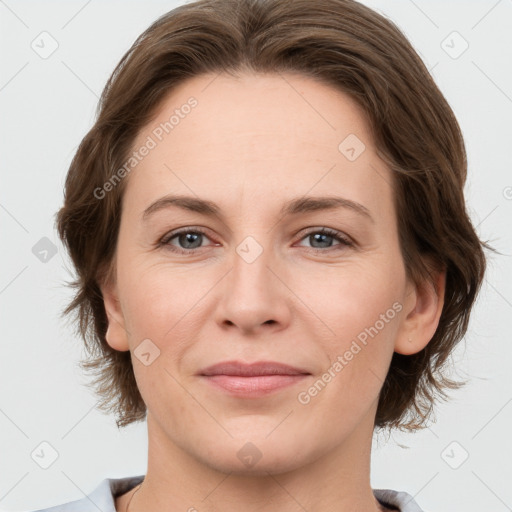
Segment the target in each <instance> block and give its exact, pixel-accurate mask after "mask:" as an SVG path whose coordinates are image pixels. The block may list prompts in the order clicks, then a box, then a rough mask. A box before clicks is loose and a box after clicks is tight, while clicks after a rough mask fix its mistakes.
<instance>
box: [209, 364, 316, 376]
mask: <svg viewBox="0 0 512 512" xmlns="http://www.w3.org/2000/svg"><path fill="white" fill-rule="evenodd" d="M199 375H203V376H206V377H209V376H211V375H233V376H241V377H255V376H260V375H310V373H309V372H308V371H307V370H305V369H303V368H297V367H294V366H290V365H287V364H283V363H278V362H276V361H257V362H254V363H244V362H242V361H224V362H221V363H217V364H214V365H212V366H208V368H204V369H202V370H201V371H200V372H199Z"/></svg>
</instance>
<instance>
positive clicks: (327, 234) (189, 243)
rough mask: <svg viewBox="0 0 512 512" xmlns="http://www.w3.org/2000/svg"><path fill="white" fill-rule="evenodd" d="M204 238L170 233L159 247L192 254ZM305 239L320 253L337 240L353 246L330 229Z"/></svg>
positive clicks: (197, 234)
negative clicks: (316, 245)
mask: <svg viewBox="0 0 512 512" xmlns="http://www.w3.org/2000/svg"><path fill="white" fill-rule="evenodd" d="M203 237H204V238H208V236H207V235H206V233H205V232H204V231H202V230H200V229H190V228H188V229H186V230H183V231H178V232H173V233H169V234H168V235H166V236H165V237H164V238H163V239H162V240H161V241H160V242H159V245H160V246H166V247H167V248H168V249H170V250H171V251H175V252H178V253H182V254H185V253H188V254H190V253H193V252H194V251H196V250H197V249H200V248H201V247H202V246H203V241H204V240H203ZM305 239H309V240H310V242H311V243H312V244H320V246H318V247H314V246H313V247H311V249H313V250H319V251H322V249H324V250H325V249H331V248H333V245H332V240H336V241H338V242H339V243H338V244H336V245H341V246H348V247H350V246H352V245H353V243H352V242H351V241H350V240H349V239H348V238H346V237H345V236H343V234H342V233H340V232H339V231H336V230H333V229H328V228H322V229H317V230H315V231H310V232H309V233H306V234H305V235H304V236H303V237H302V238H301V241H302V240H305ZM173 240H176V241H177V242H178V244H179V245H180V247H178V246H176V245H175V244H174V243H172V241H173Z"/></svg>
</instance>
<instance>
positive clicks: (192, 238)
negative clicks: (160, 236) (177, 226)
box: [178, 233, 202, 249]
mask: <svg viewBox="0 0 512 512" xmlns="http://www.w3.org/2000/svg"><path fill="white" fill-rule="evenodd" d="M201 236H202V235H201V233H182V234H180V235H179V237H178V240H179V242H180V245H182V246H183V247H186V248H187V249H196V248H197V247H201ZM197 241H199V244H197V243H196V245H195V246H194V243H195V242H197ZM189 242H190V243H191V244H192V245H193V247H191V246H190V245H188V244H189Z"/></svg>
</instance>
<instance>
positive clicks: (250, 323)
mask: <svg viewBox="0 0 512 512" xmlns="http://www.w3.org/2000/svg"><path fill="white" fill-rule="evenodd" d="M263 233H264V231H263ZM267 235H268V236H267ZM267 235H257V236H255V235H250V236H247V237H245V238H244V239H243V240H242V242H240V243H239V244H238V245H237V246H236V247H235V251H234V254H233V260H232V269H231V272H230V273H229V276H228V280H227V284H226V287H225V289H224V293H223V296H222V298H221V301H220V307H219V311H218V312H219V314H220V317H219V320H220V321H221V322H223V323H228V324H230V325H231V324H234V325H237V326H238V327H239V328H241V329H243V330H246V331H247V330H254V329H257V328H258V327H259V326H261V325H263V324H269V323H272V324H274V323H279V324H282V323H286V322H287V320H288V316H289V314H288V307H287V297H286V287H284V286H283V285H282V283H280V280H279V279H277V278H276V276H275V275H274V272H275V270H274V269H272V267H274V266H275V261H276V260H275V255H274V254H273V253H272V246H273V244H272V243H270V239H271V235H270V234H269V233H267ZM263 238H265V240H263ZM271 269H272V270H271Z"/></svg>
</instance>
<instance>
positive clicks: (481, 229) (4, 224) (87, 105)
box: [0, 0, 512, 512]
mask: <svg viewBox="0 0 512 512" xmlns="http://www.w3.org/2000/svg"><path fill="white" fill-rule="evenodd" d="M181 3H183V2H175V1H174V2H173V1H167V2H165V1H144V2H143V1H124V2H121V1H101V2H100V1H99V0H92V1H91V0H89V1H80V2H75V1H66V2H64V1H60V2H57V1H45V2H41V1H39V2H36V1H20V0H5V1H4V0H0V38H1V40H0V52H1V66H0V130H1V132H0V144H1V159H0V168H1V173H2V174H1V178H2V186H1V188H0V223H1V224H0V225H1V229H2V232H1V233H2V242H1V261H2V265H1V273H0V315H1V351H0V433H1V435H0V509H1V510H8V511H15V510H16V511H22V510H24V511H26V510H31V509H36V508H43V507H47V506H50V505H54V504H57V503H62V502H65V501H70V500H74V499H79V498H82V497H83V496H84V495H85V494H87V493H89V492H90V491H92V490H93V488H94V487H96V485H97V484H98V483H99V481H100V480H101V479H103V478H107V477H110V478H114V477H123V476H131V475H138V474H144V473H145V470H146V456H147V441H146V426H145V423H139V424H138V425H132V426H130V427H128V428H126V429H124V430H118V429H117V427H116V425H115V421H114V418H113V417H110V416H107V415H104V414H103V413H101V412H98V411H97V410H96V409H95V404H96V401H97V399H96V397H95V396H94V394H93V392H92V390H91V388H90V387H88V380H87V379H86V378H85V377H84V375H83V374H82V373H81V371H80V369H79V367H78V366H77V364H78V362H79V360H80V359H81V356H82V355H83V349H82V342H81V340H80V339H78V338H77V337H76V336H74V335H73V330H72V327H71V326H70V325H67V324H66V322H65V321H63V320H61V319H60V318H59V315H60V311H61V310H62V309H63V307H64V306H65V305H66V303H67V302H68V301H69V300H70V298H71V292H70V290H69V289H67V288H66V287H65V285H64V283H65V281H66V280H69V279H70V274H69V271H68V269H70V268H71V266H70V263H69V260H68V258H67V255H66V254H65V252H64V250H63V247H62V245H61V244H60V242H59V240H58V238H57V235H56V232H55V230H54V214H55V212H56V211H57V210H58V208H59V207H60V205H61V203H62V200H63V197H62V189H63V183H64V179H65V175H66V172H67V169H68V166H69V164H70V161H71V158H72V156H73V154H74V152H75V150H76V148H77V145H78V144H79V142H80V141H81V139H82V137H83V136H84V135H85V134H86V133H87V131H88V130H89V129H90V127H91V126H92V124H93V121H94V116H95V109H96V105H97V101H98V97H99V95H100V93H101V91H102V89H103V86H104V84H105V82H106V80H107V78H108V77H109V75H110V73H111V72H112V70H113V69H114V67H115V65H116V64H117V62H118V61H119V59H120V58H121V56H122V55H123V54H124V53H125V51H126V50H127V49H128V48H129V47H130V46H131V44H132V43H133V41H134V40H135V38H136V37H137V36H138V35H139V34H140V33H141V32H142V31H143V30H144V29H145V28H146V27H147V26H149V24H150V23H151V22H152V21H154V20H155V19H156V18H157V17H158V16H160V15H161V14H163V13H165V12H167V11H168V10H170V9H172V8H173V7H175V6H177V5H179V4H181ZM363 3H365V4H367V5H369V6H370V7H373V8H374V9H376V10H378V11H379V12H381V13H383V14H385V15H386V16H388V17H389V18H391V19H392V20H393V21H394V22H395V23H396V24H397V25H398V26H399V27H400V28H401V29H402V30H403V31H404V32H405V34H406V36H407V37H408V38H409V39H410V40H411V42H412V43H413V45H414V47H415V48H416V49H417V51H418V52H419V53H420V55H421V57H422V58H423V60H424V61H425V63H426V64H427V67H428V68H429V69H430V70H431V72H432V74H433V76H434V79H435V80H436V82H437V84H438V85H439V87H440V88H441V90H442V92H443V93H444V94H445V96H446V98H447V99H448V101H449V103H450V105H451V106H452V108H453V110H454V111H455V114H456V116H457V118H458V120H459V123H460V125H461V128H462V131H463V133H464V136H465V140H466V146H467V152H468V160H469V176H468V182H467V185H466V197H467V203H468V208H469V212H470V215H471V218H472V219H473V221H474V223H475V225H476V226H477V231H478V233H479V236H480V238H482V239H484V240H489V241H490V242H491V243H492V244H493V246H494V247H495V248H496V249H497V250H499V251H500V252H501V253H503V255H490V259H489V269H488V273H487V276H486V280H485V283H484V285H483V288H482V291H481V294H480V297H479V300H478V302H477V305H476V307H475V309H474V313H473V316H472V319H471V323H470V327H469V332H468V334H467V335H466V337H465V339H464V341H463V342H462V343H461V344H460V346H459V347H458V349H457V351H456V352H455V353H454V357H453V364H454V368H455V371H454V373H453V375H452V376H453V377H455V378H462V379H469V384H468V385H467V386H466V387H465V388H464V389H463V390H460V391H456V392H452V393H451V400H450V401H449V402H447V403H441V404H439V405H438V407H437V413H436V421H435V422H434V423H432V424H431V425H430V427H429V428H427V429H425V430H423V431H421V432H418V433H415V434H401V433H394V434H393V435H392V436H391V437H390V438H389V439H388V438H384V437H383V436H375V440H374V452H373V459H372V480H371V482H372V486H373V487H374V488H390V489H396V490H403V491H407V492H409V493H410V494H411V495H413V496H414V497H415V499H416V500H417V501H418V503H419V504H420V506H421V507H422V508H424V509H425V511H430V512H457V511H465V512H476V511H480V510H489V511H490V510H492V511H494V512H501V511H503V512H504V511H506V510H512V487H511V486H510V483H511V482H512V441H511V436H510V431H511V430H510V427H511V420H512V376H511V375H512V372H510V364H511V355H512V340H511V336H510V318H511V317H512V265H511V254H512V230H511V229H510V225H511V220H512V172H511V164H512V156H511V152H510V149H511V145H512V128H511V122H512V68H511V63H512V30H510V28H511V26H512V1H511V0H501V1H496V0H489V1H487V0H485V1H484V0H482V1H462V0H460V1H445V0H437V1H432V0H430V1H426V0H414V1H413V0H396V1H386V2H384V1H383V0H382V1H377V0H372V1H365V2H363ZM41 33H45V34H42V35H41ZM41 38H44V41H45V43H44V44H43V43H41V42H40V41H41ZM56 45H58V46H56ZM43 47H44V48H43ZM45 51H46V52H51V51H53V53H51V55H45V54H44V52H45ZM45 251H46V252H45ZM41 443H48V444H41ZM41 450H43V451H45V453H46V454H47V455H48V454H54V456H55V457H56V460H55V461H54V462H53V464H51V465H50V466H49V467H48V468H47V469H44V468H43V467H41V465H40V464H39V463H37V462H36V460H37V458H36V457H35V456H34V453H40V452H41ZM52 450H53V451H52Z"/></svg>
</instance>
